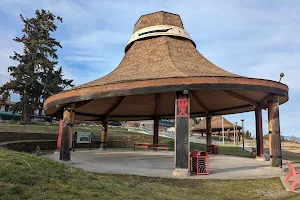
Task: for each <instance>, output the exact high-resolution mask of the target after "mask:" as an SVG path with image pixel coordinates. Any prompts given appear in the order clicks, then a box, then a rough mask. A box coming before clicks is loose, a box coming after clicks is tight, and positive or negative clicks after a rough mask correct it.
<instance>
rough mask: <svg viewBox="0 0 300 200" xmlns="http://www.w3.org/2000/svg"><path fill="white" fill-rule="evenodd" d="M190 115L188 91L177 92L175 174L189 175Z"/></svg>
mask: <svg viewBox="0 0 300 200" xmlns="http://www.w3.org/2000/svg"><path fill="white" fill-rule="evenodd" d="M189 117H190V98H189V94H188V91H184V92H176V100H175V130H176V131H175V142H174V143H175V148H174V149H175V155H174V156H175V158H174V162H175V163H174V164H175V170H174V172H173V174H174V175H175V176H182V175H183V176H187V175H188V169H189V152H190V137H189Z"/></svg>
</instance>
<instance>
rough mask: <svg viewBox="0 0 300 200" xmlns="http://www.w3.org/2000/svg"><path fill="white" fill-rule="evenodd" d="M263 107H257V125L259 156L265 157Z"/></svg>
mask: <svg viewBox="0 0 300 200" xmlns="http://www.w3.org/2000/svg"><path fill="white" fill-rule="evenodd" d="M261 110H262V109H261V107H260V106H257V107H256V109H255V124H256V150H257V155H258V156H260V157H262V158H263V157H264V138H263V129H262V113H261Z"/></svg>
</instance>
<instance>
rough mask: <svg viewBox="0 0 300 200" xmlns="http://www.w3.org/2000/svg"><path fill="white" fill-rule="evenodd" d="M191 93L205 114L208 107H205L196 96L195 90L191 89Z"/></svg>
mask: <svg viewBox="0 0 300 200" xmlns="http://www.w3.org/2000/svg"><path fill="white" fill-rule="evenodd" d="M191 94H192V95H193V97H194V98H195V100H196V101H197V103H198V105H199V106H200V107H201V108H202V109H203V110H204V112H205V113H206V114H208V113H209V109H208V108H207V106H206V105H205V104H204V103H203V102H202V101H201V100H200V99H199V98H198V97H197V95H196V92H195V91H191Z"/></svg>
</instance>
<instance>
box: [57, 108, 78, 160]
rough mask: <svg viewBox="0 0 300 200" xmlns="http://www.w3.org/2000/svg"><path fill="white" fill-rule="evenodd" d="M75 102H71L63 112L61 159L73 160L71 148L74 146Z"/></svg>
mask: <svg viewBox="0 0 300 200" xmlns="http://www.w3.org/2000/svg"><path fill="white" fill-rule="evenodd" d="M74 110H75V104H74V103H73V104H70V105H69V106H67V107H66V108H65V110H64V113H63V122H64V123H63V129H62V138H61V147H60V154H59V160H63V161H69V160H71V153H70V150H71V148H72V138H73V123H74V117H75V112H74Z"/></svg>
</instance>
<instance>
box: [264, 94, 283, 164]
mask: <svg viewBox="0 0 300 200" xmlns="http://www.w3.org/2000/svg"><path fill="white" fill-rule="evenodd" d="M267 104H268V119H269V144H270V165H271V167H280V168H282V152H281V138H280V123H279V100H278V97H277V96H270V98H269V100H268V101H267Z"/></svg>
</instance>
